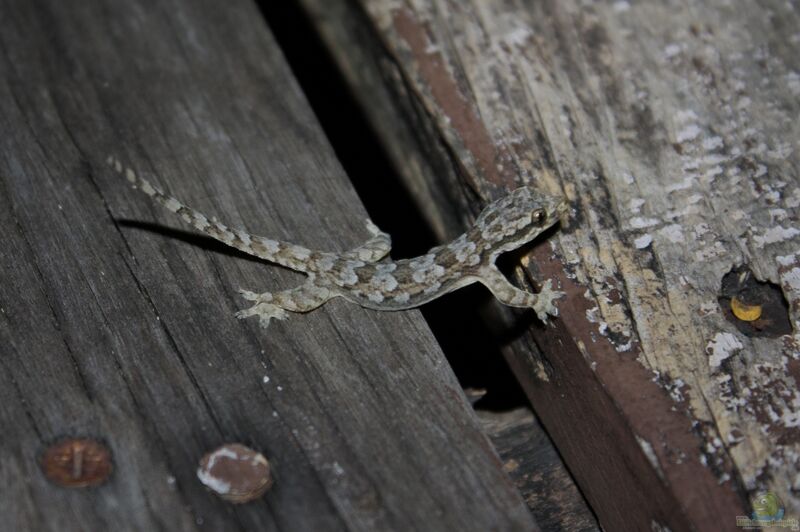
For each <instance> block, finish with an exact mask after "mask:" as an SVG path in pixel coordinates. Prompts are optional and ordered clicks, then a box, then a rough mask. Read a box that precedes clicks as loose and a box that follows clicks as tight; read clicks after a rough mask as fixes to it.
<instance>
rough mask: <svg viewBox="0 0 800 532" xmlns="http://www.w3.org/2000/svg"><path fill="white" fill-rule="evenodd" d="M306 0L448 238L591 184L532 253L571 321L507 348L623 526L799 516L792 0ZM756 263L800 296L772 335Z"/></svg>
mask: <svg viewBox="0 0 800 532" xmlns="http://www.w3.org/2000/svg"><path fill="white" fill-rule="evenodd" d="M303 4H304V5H305V6H306V8H307V10H308V11H309V13H310V14H311V18H312V19H313V20H314V21H315V23H316V25H317V26H318V27H319V28H320V32H321V34H322V35H324V36H325V39H326V40H327V42H328V43H329V47H330V49H331V50H333V51H334V52H337V51H338V52H339V53H338V55H336V58H337V61H338V62H339V63H340V65H341V69H342V72H343V73H344V75H345V76H346V77H347V79H348V80H349V81H350V83H351V85H352V87H353V88H354V90H355V92H356V94H358V96H359V98H360V100H361V102H362V104H363V107H364V109H365V110H366V112H367V114H368V115H369V116H370V117H371V118H372V123H373V124H374V127H375V129H376V131H377V132H378V134H379V135H380V136H381V137H382V138H383V139H384V143H385V145H386V149H387V152H388V153H389V154H391V156H392V157H393V159H394V160H395V162H396V164H397V167H398V172H399V173H400V174H401V175H402V176H403V177H404V179H405V181H406V184H407V188H408V189H409V191H411V193H412V194H415V196H416V197H417V201H418V204H419V205H420V208H421V209H422V210H423V212H425V215H426V217H427V218H428V219H429V220H430V222H431V225H432V227H433V228H434V229H435V230H436V231H437V233H438V234H439V236H440V238H441V239H442V240H445V239H447V238H449V237H450V236H452V234H454V233H456V232H458V231H460V230H461V229H462V228H463V226H464V225H465V224H466V223H468V221H469V220H468V219H465V218H464V213H466V212H469V209H466V208H464V206H466V205H472V206H473V212H475V211H477V209H478V207H479V206H480V205H482V204H485V203H486V202H487V201H489V200H490V199H493V198H495V197H497V196H499V195H501V194H503V193H504V190H507V189H508V188H510V187H512V186H515V184H517V183H520V182H528V183H530V182H533V183H537V184H538V185H539V186H540V187H542V188H543V189H545V190H549V191H551V192H558V193H561V194H563V195H565V196H566V197H567V198H568V199H569V200H570V202H571V205H572V207H573V212H572V215H571V217H570V219H569V221H568V222H567V223H565V224H563V225H562V227H561V228H560V229H559V230H558V231H556V232H554V233H553V234H552V235H551V236H550V238H549V241H548V242H546V243H540V244H539V245H538V246H535V247H534V248H533V254H532V256H531V259H532V260H531V262H530V264H526V265H528V266H529V268H530V269H531V270H532V271H533V272H534V273H537V274H539V275H540V276H542V277H544V278H552V279H555V280H556V281H557V282H558V284H560V285H561V287H562V289H563V290H564V291H566V292H567V294H568V295H567V298H566V299H565V300H564V301H562V303H561V305H560V308H561V310H562V316H561V318H559V319H558V320H555V322H554V327H552V328H550V327H548V328H543V327H539V326H536V325H532V326H531V327H529V328H527V330H525V329H526V328H523V330H525V333H524V334H522V335H521V336H520V337H518V338H517V339H516V340H515V341H512V342H510V344H509V345H508V347H507V350H506V351H507V355H508V359H509V361H510V363H511V364H512V366H513V367H514V368H515V372H516V375H517V377H518V378H519V380H520V382H521V383H522V384H523V386H524V388H525V390H526V392H527V393H528V395H529V397H530V398H531V400H532V403H533V405H534V407H535V409H536V412H537V414H538V415H539V417H540V418H541V419H542V421H543V423H544V425H545V426H546V427H547V429H548V432H549V433H550V435H551V436H552V437H553V439H554V441H555V443H556V444H557V446H558V448H559V451H560V452H561V454H562V455H563V457H564V459H565V461H566V463H567V465H568V467H569V468H570V470H571V472H572V473H573V474H574V476H575V477H576V479H577V480H578V483H579V485H580V487H581V489H582V490H583V491H584V493H585V494H586V496H587V498H588V500H589V502H590V504H591V506H592V508H593V509H594V510H595V512H596V513H597V515H598V517H599V520H600V524H601V525H602V526H603V527H605V528H607V529H609V530H622V529H640V530H641V529H651V528H654V529H659V528H661V527H668V528H669V529H671V530H690V529H697V530H722V529H726V530H734V529H736V516H739V515H745V514H749V508H748V506H749V499H750V498H751V497H752V496H754V495H756V494H757V493H758V492H760V491H762V490H771V491H773V492H774V493H776V494H777V495H779V496H780V498H781V499H782V500H783V503H784V505H785V508H786V514H787V515H788V516H797V515H798V514H800V495H798V494H800V469H798V468H799V467H800V466H799V465H798V464H800V426H798V422H797V420H798V418H797V412H798V405H800V391H799V390H800V378H798V369H797V368H798V367H800V347H799V346H800V338H798V329H799V328H800V327H799V326H798V323H799V322H800V314H799V312H800V289H799V288H798V283H797V276H798V271H800V270H798V268H800V266H799V264H800V256H798V251H797V250H798V249H800V232H798V230H797V227H796V226H797V222H798V219H800V209H799V207H800V172H799V171H798V167H799V166H800V164H798V153H799V152H798V145H797V140H796V139H797V138H800V135H799V134H798V133H799V132H798V127H800V126H798V122H797V120H796V119H795V117H796V116H797V114H798V98H797V95H798V90H799V89H798V82H797V79H798V78H797V73H798V71H799V70H798V69H799V68H800V65H798V57H800V54H798V53H797V52H798V43H799V42H800V41H798V38H797V32H796V28H797V27H798V26H800V24H799V22H800V21H798V16H797V13H796V12H795V11H794V10H793V8H792V5H791V4H787V3H784V2H779V1H765V2H754V3H748V4H746V5H745V4H742V5H739V6H737V8H736V9H733V8H732V7H731V6H729V5H728V3H726V2H685V3H684V4H681V5H680V6H678V5H673V4H661V3H644V4H642V3H633V2H608V3H599V4H598V3H593V4H591V5H590V4H586V3H585V2H560V1H558V2H556V1H548V2H519V1H488V2H484V1H474V2H472V1H468V2H447V1H438V0H419V1H414V2H410V1H403V0H401V1H393V0H375V1H368V2H367V1H355V2H349V3H344V4H345V7H342V6H341V5H340V4H337V9H333V8H331V7H330V6H329V4H328V3H323V2H318V1H315V0H303ZM443 169H444V170H443ZM442 198H447V199H448V200H447V201H442ZM742 263H744V264H747V266H748V267H749V269H750V271H751V272H752V276H753V278H755V279H757V280H760V281H764V282H767V281H768V282H770V283H772V289H771V290H770V289H769V287H767V286H765V285H760V284H758V283H755V284H757V285H758V286H759V289H758V290H762V291H763V293H762V295H763V294H766V293H767V292H771V293H775V291H777V294H778V303H777V304H774V305H773V304H772V303H768V304H767V303H765V306H764V316H763V318H762V321H761V323H760V324H757V325H756V326H755V328H753V327H750V328H749V329H748V327H749V326H746V325H743V324H742V322H740V321H737V320H736V318H734V317H733V316H732V314H731V311H730V294H727V292H726V291H727V288H726V289H725V290H723V289H722V286H723V277H724V276H725V275H726V274H727V273H728V272H729V271H731V270H732V269H733V268H734V267H735V266H737V265H739V264H742ZM758 290H756V292H758ZM742 294H743V295H745V296H746V295H747V294H746V293H745V292H742ZM726 297H727V299H726ZM781 298H783V299H784V300H785V301H786V303H785V306H784V305H782V304H781V303H780V299H781ZM767 299H769V298H767ZM784 320H786V321H785V323H787V324H788V326H789V327H790V329H791V332H790V333H789V334H786V332H785V329H784V331H783V332H781V333H779V334H774V335H772V336H769V334H767V332H768V331H769V330H773V329H775V328H776V327H775V324H777V323H779V322H784ZM523 322H524V320H523ZM758 331H762V332H758ZM763 331H766V332H763Z"/></svg>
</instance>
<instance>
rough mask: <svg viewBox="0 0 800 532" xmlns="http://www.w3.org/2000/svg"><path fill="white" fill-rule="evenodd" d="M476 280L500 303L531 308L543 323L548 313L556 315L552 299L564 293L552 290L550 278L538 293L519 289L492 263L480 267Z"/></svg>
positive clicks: (545, 321) (556, 311) (556, 310)
mask: <svg viewBox="0 0 800 532" xmlns="http://www.w3.org/2000/svg"><path fill="white" fill-rule="evenodd" d="M478 281H480V282H481V283H482V284H483V285H484V286H486V288H488V289H489V290H491V292H492V294H494V297H496V298H497V299H498V300H499V301H500V302H501V303H503V304H505V305H508V306H510V307H518V308H531V309H533V311H534V312H536V316H538V318H539V319H540V320H542V322H544V323H547V316H548V314H549V315H550V316H557V315H558V309H557V308H556V306H555V305H554V304H553V301H555V300H556V299H559V298H561V297H563V296H565V295H566V294H564V292H559V291H558V290H553V285H552V281H551V280H550V279H548V280H547V281H545V282H544V283H542V289H541V290H540V291H539V293H538V294H532V293H530V292H526V291H525V290H520V289H519V288H517V287H516V286H514V285H513V284H511V283H510V282H509V281H508V279H506V277H505V276H504V275H503V274H502V273H501V272H500V270H498V269H497V267H496V266H494V265H492V266H488V267H484V268H481V269H480V271H479V273H478Z"/></svg>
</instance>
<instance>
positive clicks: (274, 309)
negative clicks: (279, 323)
mask: <svg viewBox="0 0 800 532" xmlns="http://www.w3.org/2000/svg"><path fill="white" fill-rule="evenodd" d="M250 316H258V323H259V324H260V325H261V326H262V327H263V328H265V329H266V328H267V327H269V322H270V320H285V319H286V318H288V317H289V314H288V313H287V312H286V311H285V310H283V309H282V308H281V307H279V306H278V305H273V304H272V303H256V304H255V305H253V306H252V307H250V308H246V309H244V310H240V311H239V312H237V313H236V317H237V318H239V319H240V320H243V319H244V318H249V317H250Z"/></svg>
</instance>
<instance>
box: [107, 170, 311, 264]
mask: <svg viewBox="0 0 800 532" xmlns="http://www.w3.org/2000/svg"><path fill="white" fill-rule="evenodd" d="M106 163H107V164H108V165H109V166H110V167H111V168H113V169H114V170H115V171H116V172H117V173H118V174H120V175H123V176H125V179H127V180H128V182H130V183H131V184H132V185H133V186H134V187H136V188H138V189H139V190H141V191H142V192H144V193H145V194H147V195H148V196H150V197H151V198H153V200H155V202H156V203H158V204H160V205H163V206H164V207H166V208H167V210H169V211H170V212H173V213H175V214H177V215H178V216H180V217H181V219H183V221H184V222H186V223H188V224H189V225H191V226H193V227H195V228H197V229H199V230H200V231H202V232H203V233H205V234H207V235H208V236H210V237H212V238H214V239H215V240H219V241H220V242H222V243H223V244H226V245H228V246H230V247H232V248H235V249H238V250H239V251H243V252H245V253H247V254H249V255H253V256H255V257H258V258H260V259H264V260H268V261H270V262H274V263H276V264H279V265H281V266H285V267H287V268H291V269H293V270H297V271H301V272H307V271H308V266H307V264H306V262H305V260H304V259H306V258H308V256H309V255H310V254H311V250H308V249H306V248H303V247H302V246H297V245H294V244H289V243H287V242H282V241H279V240H273V239H270V238H265V237H262V236H257V235H251V234H250V233H248V232H246V231H244V230H241V229H233V228H230V227H228V226H227V225H225V224H223V223H221V222H218V221H217V220H214V219H209V218H208V217H207V216H206V215H205V214H203V213H201V212H200V211H198V210H195V209H193V208H191V207H189V206H188V205H184V204H183V203H182V202H181V201H180V200H178V199H176V198H174V197H172V196H170V195H168V194H165V193H164V192H163V191H161V190H160V189H159V188H158V187H156V186H155V185H153V184H152V183H150V181H148V180H147V179H145V178H143V177H140V176H139V175H138V174H137V173H136V172H134V171H133V170H132V169H131V168H129V167H126V166H123V164H122V163H121V162H120V160H119V159H117V158H116V157H114V156H113V155H110V156H109V157H108V158H107V159H106Z"/></svg>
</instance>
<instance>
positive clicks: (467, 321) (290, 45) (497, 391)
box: [256, 0, 528, 410]
mask: <svg viewBox="0 0 800 532" xmlns="http://www.w3.org/2000/svg"><path fill="white" fill-rule="evenodd" d="M256 3H257V5H258V7H259V9H260V10H261V13H262V14H263V15H264V18H265V19H266V22H267V24H268V25H269V27H270V29H271V31H272V33H273V35H274V36H275V39H276V40H277V41H278V44H279V45H280V47H281V49H282V51H283V54H284V56H285V57H286V60H287V62H288V63H289V65H290V67H291V69H292V72H293V74H294V75H295V77H296V78H297V80H298V81H299V83H300V85H301V87H302V89H303V91H304V93H305V95H306V97H307V98H308V101H309V103H310V105H311V108H312V109H313V111H314V113H315V114H316V116H317V119H318V120H319V122H320V124H321V126H322V128H323V130H324V131H325V134H326V136H327V138H328V140H329V142H330V143H331V145H332V146H333V148H334V151H335V152H336V155H337V157H338V158H339V161H340V162H341V163H342V165H343V166H344V169H345V171H346V172H347V174H348V176H349V177H350V181H351V183H352V184H353V187H354V188H355V189H356V192H357V193H358V195H359V197H360V198H361V200H362V202H363V203H364V205H365V206H366V208H367V211H368V212H369V215H370V217H371V218H372V219H373V221H374V222H375V223H376V224H377V225H378V226H379V227H380V228H381V229H383V230H384V231H387V232H388V233H389V234H391V235H392V240H393V248H392V257H394V258H402V257H411V256H415V255H420V254H422V253H424V252H425V251H427V250H428V249H429V248H431V247H432V246H434V245H436V244H438V243H439V242H436V241H435V239H434V236H433V232H432V231H431V230H430V228H429V227H428V226H427V225H426V224H425V222H424V218H423V217H422V215H421V214H420V212H419V210H418V209H417V207H416V205H415V204H414V201H413V199H412V197H411V196H410V195H409V194H408V192H407V190H406V189H405V188H404V186H403V185H402V181H401V179H400V176H398V175H397V173H396V172H395V170H394V167H393V166H392V164H391V161H390V159H389V157H388V155H387V154H386V152H385V150H384V149H383V146H382V145H381V144H380V142H379V141H378V140H377V139H378V135H377V134H376V133H375V131H374V130H373V129H372V127H371V126H370V124H369V121H368V119H367V117H366V116H365V115H364V113H363V111H362V109H361V108H360V106H359V104H358V102H357V101H356V99H355V97H354V95H353V94H352V93H351V92H350V90H349V88H348V85H347V82H346V80H345V79H344V78H343V77H342V75H341V74H340V72H339V70H338V67H337V66H336V63H335V61H334V59H333V57H331V55H330V53H329V52H328V50H327V48H326V46H325V44H324V43H323V42H322V40H321V38H320V36H319V35H318V34H317V32H316V30H315V29H314V27H313V26H312V24H311V22H310V21H309V20H308V18H307V17H306V14H305V13H304V12H303V10H302V9H301V8H300V6H298V5H297V4H296V3H295V2H293V1H281V2H276V1H274V0H273V1H270V0H257V2H256ZM490 301H491V295H490V294H489V292H488V291H487V290H485V289H484V288H482V287H477V286H473V287H467V288H463V289H461V290H458V291H456V292H454V293H452V294H449V295H447V296H445V297H444V298H441V299H438V300H436V301H434V302H432V303H429V304H427V305H424V306H423V307H422V308H421V310H422V313H423V315H424V317H425V319H426V320H427V322H428V324H429V326H430V328H431V330H432V331H433V334H434V336H435V337H436V339H437V341H438V342H439V345H440V346H441V347H442V350H443V351H444V353H445V355H446V356H447V359H448V361H449V363H450V365H451V367H452V368H453V371H454V372H455V374H456V376H457V377H458V379H459V382H460V383H461V385H462V386H463V387H464V388H469V389H475V390H486V393H485V395H482V394H481V392H480V391H476V392H475V393H474V394H471V395H472V396H473V397H475V405H476V407H478V408H485V409H492V410H506V409H511V408H514V407H517V406H521V405H527V404H528V403H527V399H526V397H525V394H524V392H523V391H522V389H521V388H520V386H519V384H518V383H517V381H516V379H515V378H514V376H513V374H512V373H511V371H510V369H509V368H508V366H507V364H506V362H505V360H504V358H503V356H502V354H501V352H500V349H499V347H500V344H499V343H498V342H500V341H502V338H498V336H497V335H496V333H495V332H494V331H493V327H491V326H490V325H489V324H487V323H486V321H485V320H484V319H483V317H482V316H481V313H480V312H479V311H478V309H480V308H481V307H485V306H486V305H487V304H490ZM526 318H527V317H526ZM481 397H482V398H481Z"/></svg>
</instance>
